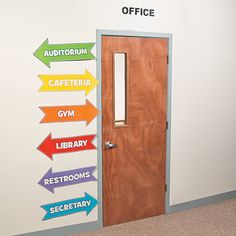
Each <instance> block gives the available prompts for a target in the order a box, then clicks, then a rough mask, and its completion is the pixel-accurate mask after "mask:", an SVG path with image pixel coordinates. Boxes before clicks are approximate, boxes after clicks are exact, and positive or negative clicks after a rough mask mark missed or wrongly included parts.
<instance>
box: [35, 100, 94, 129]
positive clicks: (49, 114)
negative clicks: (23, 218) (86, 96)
mask: <svg viewBox="0 0 236 236" xmlns="http://www.w3.org/2000/svg"><path fill="white" fill-rule="evenodd" d="M39 108H40V109H41V110H42V111H43V113H44V114H45V116H44V117H43V119H42V120H41V121H40V123H56V122H71V121H86V123H87V125H88V124H89V123H90V122H91V121H92V120H93V119H94V118H95V117H96V116H97V114H98V112H99V111H98V109H97V108H96V107H95V106H93V104H92V103H90V102H89V101H88V100H86V104H85V105H79V106H53V107H39Z"/></svg>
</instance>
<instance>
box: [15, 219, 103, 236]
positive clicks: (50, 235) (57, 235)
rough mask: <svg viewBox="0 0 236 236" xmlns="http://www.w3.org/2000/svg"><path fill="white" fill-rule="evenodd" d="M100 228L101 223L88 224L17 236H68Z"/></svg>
mask: <svg viewBox="0 0 236 236" xmlns="http://www.w3.org/2000/svg"><path fill="white" fill-rule="evenodd" d="M100 228H102V224H101V222H98V221H95V222H89V223H83V224H77V225H71V226H65V227H60V228H54V229H49V230H43V231H38V232H32V233H26V234H19V235H18V236H45V235H47V236H68V235H70V234H74V233H82V232H86V231H92V230H97V229H100Z"/></svg>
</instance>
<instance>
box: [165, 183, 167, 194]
mask: <svg viewBox="0 0 236 236" xmlns="http://www.w3.org/2000/svg"><path fill="white" fill-rule="evenodd" d="M165 192H167V184H165Z"/></svg>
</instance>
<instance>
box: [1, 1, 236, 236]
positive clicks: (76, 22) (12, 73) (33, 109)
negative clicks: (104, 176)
mask: <svg viewBox="0 0 236 236" xmlns="http://www.w3.org/2000/svg"><path fill="white" fill-rule="evenodd" d="M119 3H120V2H119V1H118V0H116V1H109V0H100V1H93V0H86V1H83V0H71V1H66V0H51V1H46V0H37V1H30V0H22V1H14V0H1V1H0V31H1V38H0V42H1V44H0V52H1V67H0V68H1V76H0V81H1V100H0V107H1V109H2V111H1V123H0V130H1V132H0V140H1V154H0V157H1V166H2V168H1V172H0V179H1V180H2V181H1V187H2V190H1V195H0V200H1V203H2V207H1V213H2V214H1V222H2V223H1V227H0V234H1V235H12V234H20V233H26V232H32V231H38V230H43V229H49V228H54V227H60V226H66V225H72V224H78V223H83V222H91V221H94V220H97V208H96V209H95V210H94V211H93V212H92V213H90V215H89V216H87V217H86V216H85V215H84V214H75V215H74V216H73V215H72V216H68V217H62V218H60V219H57V220H54V221H47V222H42V221H41V219H42V217H43V215H44V211H43V210H42V209H41V208H40V205H42V204H46V203H51V202H55V201H60V200H66V199H71V198H74V197H79V196H82V195H83V193H84V191H88V192H90V193H91V194H93V196H94V197H96V195H97V192H96V191H97V185H96V183H88V184H84V185H78V186H77V187H74V188H70V187H68V188H61V189H58V190H56V194H55V195H53V194H49V193H48V192H47V191H46V190H44V189H42V188H41V187H40V186H38V185H37V182H38V181H39V179H40V178H41V177H42V176H43V175H44V174H45V172H46V170H48V169H49V167H51V166H53V170H55V171H60V170H64V169H73V168H74V167H75V166H76V167H77V166H78V167H83V166H92V165H96V164H97V154H96V151H90V152H84V153H83V152H80V153H74V154H70V155H69V156H70V158H66V155H64V156H63V155H60V156H58V157H55V160H54V161H53V163H52V162H51V161H50V160H49V159H47V158H46V157H45V156H43V155H42V154H41V153H39V152H38V151H37V150H36V147H37V146H38V145H39V144H40V142H41V141H42V140H43V139H44V138H45V137H46V136H47V135H48V134H49V133H50V132H52V133H53V135H54V136H55V137H61V136H65V137H67V136H76V135H82V134H87V133H91V134H92V133H96V132H97V128H96V121H93V122H92V123H91V124H90V125H89V126H88V127H85V124H84V123H83V122H80V123H65V124H59V123H58V124H53V125H42V124H41V125H39V121H40V119H41V118H42V113H41V111H40V110H39V108H38V107H39V106H41V105H46V106H49V105H63V104H82V103H84V101H85V98H84V96H83V93H63V94H62V93H38V92H37V90H38V89H39V87H40V85H41V82H40V80H39V79H38V78H37V75H38V74H60V73H61V74H66V73H83V72H84V69H89V70H90V71H91V72H92V73H93V74H94V75H95V71H96V61H84V62H70V63H68V62H65V63H62V62H61V63H52V67H51V69H49V68H47V67H46V66H45V65H43V64H42V63H41V62H40V61H39V60H37V59H36V58H35V57H34V56H33V52H34V51H35V50H36V49H37V48H38V47H39V45H40V44H41V43H42V42H43V41H44V40H45V39H46V38H48V39H49V42H50V43H70V42H71V43H75V42H78V43H79V42H93V41H94V42H95V41H96V29H120V30H124V29H130V28H129V27H126V26H125V25H124V22H122V21H121V19H120V14H119V7H120V5H119ZM148 3H149V4H150V5H153V4H155V7H156V8H157V10H158V21H157V22H156V24H155V25H150V27H149V28H148V26H147V25H145V26H141V25H136V26H135V25H134V26H133V30H142V31H152V32H159V33H172V34H173V68H172V73H173V77H172V81H173V82H172V83H173V90H172V98H173V100H172V136H171V142H172V144H171V176H170V179H171V186H170V203H171V205H175V204H178V203H183V202H186V201H190V200H195V199H199V198H202V197H207V196H211V195H215V194H219V193H223V192H228V191H232V190H236V158H235V157H236V145H235V138H236V135H235V134H236V125H235V120H236V106H235V105H234V101H236V93H235V90H236V80H235V78H236V66H235V62H236V46H235V41H236V27H235V22H236V14H235V10H236V2H235V1H234V0H225V1H222V0H214V1H213V0H199V1H189V0H165V1H164V0H158V1H153V0H149V1H148ZM93 52H94V53H95V50H93ZM88 99H89V100H91V101H92V102H93V104H96V91H95V90H94V91H92V92H91V93H90V95H89V96H88ZM95 143H96V142H95Z"/></svg>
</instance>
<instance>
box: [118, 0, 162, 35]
mask: <svg viewBox="0 0 236 236" xmlns="http://www.w3.org/2000/svg"><path fill="white" fill-rule="evenodd" d="M156 5H157V4H156V3H155V2H154V1H148V2H147V1H144V0H139V1H137V0H121V1H120V8H119V16H120V21H119V22H120V24H121V28H123V29H129V30H140V31H153V30H154V29H155V27H156V22H157V14H158V11H157V8H156Z"/></svg>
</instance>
